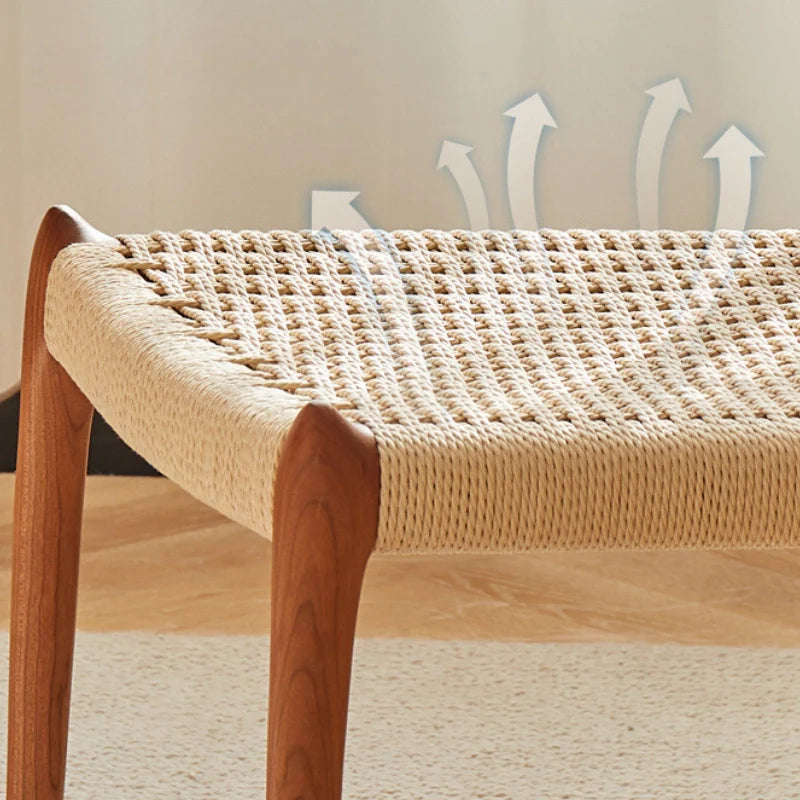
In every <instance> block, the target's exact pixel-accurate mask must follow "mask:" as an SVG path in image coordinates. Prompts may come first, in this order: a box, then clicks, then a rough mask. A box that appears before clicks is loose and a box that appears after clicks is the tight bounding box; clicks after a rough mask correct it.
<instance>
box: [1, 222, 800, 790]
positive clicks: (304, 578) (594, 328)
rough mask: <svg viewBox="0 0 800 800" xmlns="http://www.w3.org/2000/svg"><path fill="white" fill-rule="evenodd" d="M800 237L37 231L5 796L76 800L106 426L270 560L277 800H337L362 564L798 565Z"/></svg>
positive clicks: (272, 782) (53, 226)
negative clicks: (558, 560)
mask: <svg viewBox="0 0 800 800" xmlns="http://www.w3.org/2000/svg"><path fill="white" fill-rule="evenodd" d="M799 265H800V232H798V231H793V230H792V231H749V232H747V233H742V232H734V231H718V232H716V233H710V232H688V233H679V232H674V231H649V232H647V231H627V232H625V231H584V230H580V231H566V232H565V231H552V230H542V231H505V232H504V231H481V232H469V231H452V232H444V231H433V230H429V231H394V232H386V231H363V232H360V233H359V232H354V231H334V232H330V231H326V230H322V231H303V232H289V231H270V232H256V231H243V232H241V233H232V232H230V231H212V232H211V233H200V232H196V231H185V232H182V233H180V234H169V233H163V232H160V233H159V232H157V233H154V234H149V235H127V236H120V237H116V238H112V237H108V236H105V235H104V234H101V233H99V232H98V231H96V230H95V229H93V228H92V227H90V226H89V225H88V224H87V223H86V222H84V221H83V220H82V219H81V218H80V217H79V216H78V215H77V214H75V213H74V212H72V211H71V210H70V209H68V208H65V207H58V208H53V209H51V210H50V211H49V212H48V213H47V215H46V216H45V218H44V221H43V222H42V225H41V228H40V231H39V234H38V237H37V240H36V244H35V248H34V253H33V260H32V265H31V272H30V279H29V286H28V296H27V310H26V317H25V334H24V355H23V373H22V389H21V392H22V394H21V403H22V409H21V418H20V442H19V456H18V466H17V484H16V495H15V509H14V517H15V526H14V545H13V588H12V592H13V605H12V622H11V666H10V696H9V750H8V794H7V797H8V798H9V800H56V799H57V798H62V797H63V791H64V778H65V764H66V752H67V728H68V712H69V698H70V683H71V667H72V653H73V643H74V630H75V609H76V593H77V586H78V561H79V550H80V526H81V515H82V502H83V490H84V475H85V467H86V459H87V445H88V440H89V433H90V428H91V420H92V413H93V409H94V408H97V409H98V410H99V411H100V412H101V413H102V414H103V416H104V417H105V418H106V419H107V420H108V422H109V423H110V424H111V425H112V426H113V427H114V429H115V430H116V431H117V432H118V433H119V434H120V436H121V437H122V438H123V439H124V440H125V441H126V442H128V444H130V445H131V446H132V447H133V448H134V449H135V450H137V451H138V452H139V453H141V454H142V455H143V456H144V457H145V458H146V459H147V460H148V461H150V462H151V463H152V464H153V465H154V466H156V467H157V468H158V469H159V470H161V471H162V472H163V473H164V474H165V475H167V476H168V477H170V478H172V479H173V480H175V481H176V482H178V483H179V484H180V485H182V486H183V487H184V488H186V489H187V490H188V491H190V492H192V493H193V494H195V495H196V496H197V497H199V498H200V499H202V500H204V501H205V502H207V503H209V504H210V505H212V506H214V507H215V508H217V509H219V510H220V511H222V512H223V513H225V514H227V515H228V516H230V517H231V518H233V519H236V520H238V521H240V522H242V523H243V524H245V525H247V526H249V527H251V528H253V529H254V530H256V531H259V532H260V533H262V534H264V535H267V536H270V537H271V538H272V541H273V561H272V584H271V593H272V610H271V620H272V623H271V625H272V627H271V637H272V644H271V659H270V677H269V721H268V729H269V730H268V758H267V786H268V788H267V797H268V798H269V800H294V799H295V798H300V797H302V798H306V800H312V799H313V800H338V798H340V797H341V786H342V769H343V758H344V745H345V730H346V721H347V706H348V691H349V682H350V669H351V656H352V647H353V637H354V631H355V622H356V613H357V608H358V601H359V593H360V587H361V582H362V577H363V574H364V570H365V567H366V565H367V561H368V559H369V556H370V554H371V553H372V552H373V551H374V550H382V551H392V552H409V551H416V552H421V551H425V552H452V551H464V550H469V551H498V550H506V551H523V550H532V549H541V548H583V549H586V548H657V547H691V548H708V547H732V546H735V547H773V546H786V545H792V544H794V545H796V544H797V543H798V542H800V503H798V502H797V500H796V498H797V485H798V483H800V272H798V266H799Z"/></svg>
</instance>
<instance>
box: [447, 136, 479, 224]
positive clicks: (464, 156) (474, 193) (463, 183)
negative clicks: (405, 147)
mask: <svg viewBox="0 0 800 800" xmlns="http://www.w3.org/2000/svg"><path fill="white" fill-rule="evenodd" d="M471 152H472V148H471V147H467V145H465V144H458V142H448V141H447V140H446V139H445V141H443V142H442V150H441V152H440V153H439V163H438V164H437V165H436V169H442V168H443V167H447V169H449V170H450V174H451V175H452V176H453V178H454V179H455V182H456V184H457V185H458V189H459V191H460V192H461V197H462V198H463V199H464V205H465V206H466V208H467V217H468V219H469V227H470V230H473V231H482V230H486V228H488V227H489V212H488V211H487V209H486V195H485V193H484V191H483V186H482V185H481V179H480V178H479V177H478V173H477V172H476V171H475V167H474V165H473V163H472V161H470V158H469V155H468V153H471Z"/></svg>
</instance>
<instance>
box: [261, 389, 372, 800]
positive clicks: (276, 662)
mask: <svg viewBox="0 0 800 800" xmlns="http://www.w3.org/2000/svg"><path fill="white" fill-rule="evenodd" d="M378 489H379V467H378V452H377V449H376V446H375V443H374V441H373V440H372V437H371V436H370V435H369V434H366V433H362V432H360V431H358V430H356V429H355V428H354V427H353V426H351V425H350V424H349V423H347V422H346V421H345V420H344V419H343V418H342V417H341V416H340V415H339V414H338V413H337V412H336V411H334V410H333V409H332V408H329V407H328V406H325V405H321V404H318V403H311V404H310V405H308V406H306V407H305V408H304V409H303V410H302V411H301V412H300V413H299V414H298V416H297V419H296V420H295V423H294V425H293V426H292V430H291V431H290V433H289V436H288V437H287V441H286V443H285V445H284V451H283V455H282V457H281V461H280V464H279V467H278V475H277V479H276V485H275V508H274V526H273V531H274V533H273V547H272V592H271V595H272V604H271V617H272V623H271V628H272V640H271V645H270V683H269V685H270V689H269V723H268V727H269V731H268V737H267V742H268V744H267V798H268V800H297V798H306V800H340V798H341V791H342V767H343V761H344V746H345V731H346V726H347V704H348V695H349V691H350V665H351V660H352V655H353V640H354V637H355V628H356V615H357V612H358V603H359V597H360V594H361V583H362V578H363V575H364V570H365V568H366V565H367V560H368V559H369V556H370V554H371V552H372V550H373V548H374V546H375V539H376V536H377V530H378Z"/></svg>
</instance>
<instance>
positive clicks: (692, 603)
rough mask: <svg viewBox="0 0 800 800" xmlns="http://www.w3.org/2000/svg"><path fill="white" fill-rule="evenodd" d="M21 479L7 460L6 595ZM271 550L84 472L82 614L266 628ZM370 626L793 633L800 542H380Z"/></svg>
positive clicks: (169, 496) (369, 631)
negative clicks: (601, 545) (501, 545)
mask: <svg viewBox="0 0 800 800" xmlns="http://www.w3.org/2000/svg"><path fill="white" fill-rule="evenodd" d="M12 489H13V476H12V475H7V474H6V475H0V592H1V593H2V594H3V596H4V597H8V593H9V585H10V575H9V568H10V558H9V555H10V537H11V524H10V521H11V508H12ZM269 556H270V546H269V543H268V542H267V541H265V540H264V539H262V538H260V537H258V536H256V535H255V534H253V533H251V532H249V531H246V530H244V529H243V528H241V527H239V526H238V525H236V524H234V523H232V522H229V521H227V520H226V519H225V518H223V517H221V516H220V515H219V514H217V513H216V512H214V511H212V510H210V509H209V508H207V507H205V506H204V505H202V504H201V503H199V502H197V501H196V500H194V499H193V498H191V497H190V496H189V495H187V494H186V493H185V492H183V491H181V490H180V489H178V488H177V487H175V486H174V485H172V484H171V483H169V482H168V481H166V480H164V479H162V478H109V477H92V478H89V483H88V489H87V498H86V512H85V526H84V538H83V559H82V562H81V570H82V572H81V590H80V599H79V609H78V618H79V619H78V624H79V627H80V628H81V629H83V630H99V631H121V630H147V631H175V632H185V633H227V634H252V633H264V632H266V631H267V629H268V610H269V607H268V589H269ZM7 625H8V608H7V603H4V604H3V605H2V614H1V615H0V626H7ZM359 634H360V635H362V636H421V637H435V638H441V639H446V638H491V639H519V640H527V641H611V640H617V641H622V640H625V641H653V642H674V641H679V642H685V643H715V644H738V645H742V644H751V645H756V644H759V645H781V646H794V647H797V646H800V550H795V551H785V550H776V551H768V552H740V551H737V552H724V553H721V552H713V553H712V552H699V553H688V552H674V553H670V552H664V553H540V554H531V555H513V556H509V555H492V556H486V555H467V556H425V557H418V556H413V557H409V556H403V557H400V556H376V557H374V558H373V559H372V561H371V562H370V566H369V568H368V570H367V577H366V583H365V587H364V594H363V601H362V605H361V614H360V618H359Z"/></svg>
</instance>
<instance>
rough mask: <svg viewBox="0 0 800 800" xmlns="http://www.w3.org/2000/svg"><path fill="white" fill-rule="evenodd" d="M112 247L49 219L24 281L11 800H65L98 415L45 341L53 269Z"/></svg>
mask: <svg viewBox="0 0 800 800" xmlns="http://www.w3.org/2000/svg"><path fill="white" fill-rule="evenodd" d="M105 238H107V237H104V236H103V234H100V233H99V232H97V231H95V230H94V229H93V228H90V227H89V226H88V225H87V224H86V223H85V222H83V220H81V219H80V217H78V216H77V215H76V214H75V213H74V212H72V211H71V210H69V209H67V208H52V209H50V211H48V212H47V215H46V216H45V218H44V220H43V222H42V225H41V227H40V228H39V234H38V236H37V238H36V244H35V246H34V251H33V259H32V261H31V271H30V276H29V279H28V294H27V305H26V310H25V332H24V341H23V363H22V384H21V395H20V404H21V406H20V423H19V434H20V437H19V447H18V451H17V476H16V485H15V494H14V541H13V549H12V579H11V581H12V584H11V586H12V588H11V592H12V598H11V648H10V674H9V698H8V771H7V795H6V796H7V798H8V800H61V798H62V797H63V795H64V776H65V764H66V750H67V724H68V715H69V696H70V682H71V675H72V649H73V641H74V636H75V606H76V598H77V586H78V551H79V546H80V525H81V516H82V510H83V488H84V480H85V475H86V459H87V452H88V444H89V433H90V428H91V421H92V407H91V405H90V403H89V401H88V400H87V399H86V398H85V397H84V396H83V394H82V393H81V391H80V390H79V389H78V387H77V386H76V385H75V384H74V383H73V381H72V379H71V378H70V377H69V375H67V373H66V372H65V371H64V370H63V369H62V368H61V366H60V365H59V364H58V363H57V362H56V361H55V360H54V359H53V358H52V356H51V355H50V353H49V352H48V351H47V347H46V346H45V341H44V301H45V290H46V287H47V276H48V274H49V272H50V265H51V263H52V261H53V259H54V258H55V256H56V254H57V253H58V251H59V250H61V248H62V247H65V246H66V245H68V244H70V243H72V242H79V241H101V240H103V239H105Z"/></svg>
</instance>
